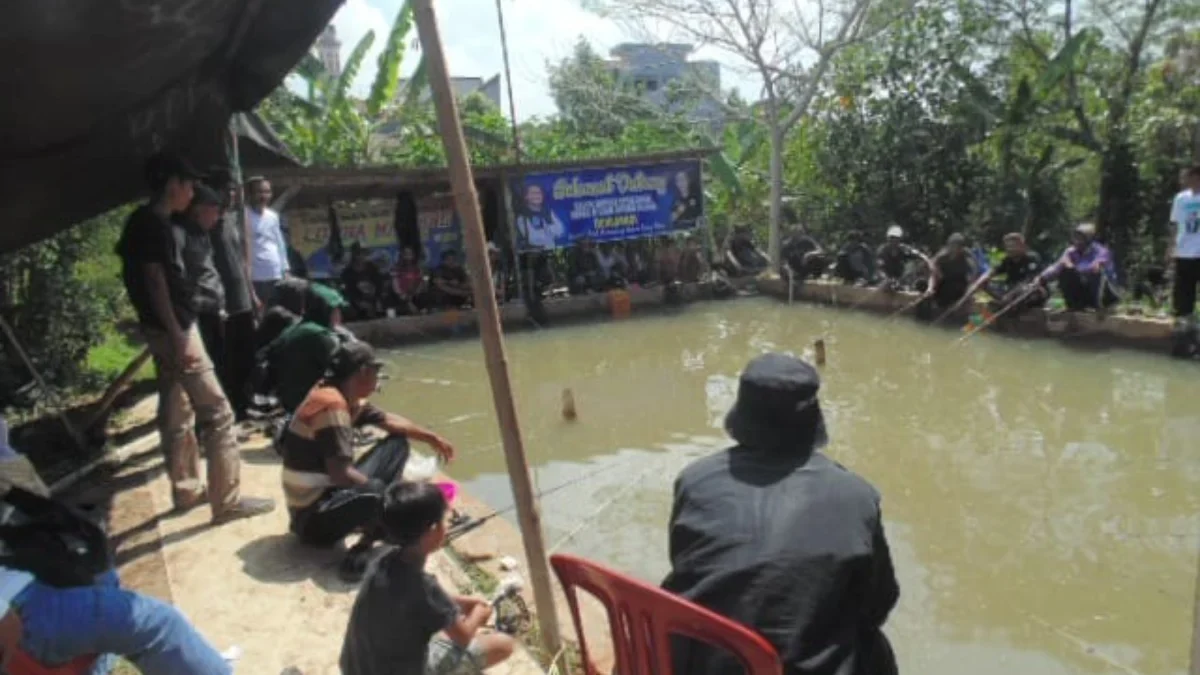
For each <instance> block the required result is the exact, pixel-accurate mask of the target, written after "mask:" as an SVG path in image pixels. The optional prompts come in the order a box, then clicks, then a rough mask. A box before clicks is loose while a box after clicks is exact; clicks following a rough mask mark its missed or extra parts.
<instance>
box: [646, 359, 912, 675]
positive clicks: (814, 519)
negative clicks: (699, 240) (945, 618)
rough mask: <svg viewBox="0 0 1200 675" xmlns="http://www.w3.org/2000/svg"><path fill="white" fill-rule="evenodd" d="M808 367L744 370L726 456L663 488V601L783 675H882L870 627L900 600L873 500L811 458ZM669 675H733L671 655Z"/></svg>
mask: <svg viewBox="0 0 1200 675" xmlns="http://www.w3.org/2000/svg"><path fill="white" fill-rule="evenodd" d="M820 387H821V376H820V374H819V373H818V372H817V369H816V368H814V367H813V366H811V365H809V364H808V363H805V362H804V361H801V360H799V359H797V358H795V357H792V356H788V355H785V354H778V353H775V354H763V355H762V356H758V357H756V358H754V359H753V360H751V361H750V363H748V364H747V365H746V368H745V370H744V371H742V374H741V378H740V379H739V382H738V392H737V400H736V401H735V402H734V404H733V408H732V409H731V410H730V411H729V414H728V416H727V417H726V418H725V430H726V432H728V434H729V435H730V437H731V438H733V440H734V445H733V447H731V448H729V449H727V450H722V451H720V452H718V453H716V454H713V455H709V456H707V457H703V458H700V459H697V460H695V461H693V462H692V463H691V464H689V465H688V466H687V468H685V469H684V470H683V472H682V473H680V474H679V478H678V479H676V481H675V495H674V506H673V508H672V510H671V521H670V526H669V527H670V530H669V537H668V542H669V543H668V546H669V552H668V554H669V557H670V560H671V571H670V573H669V574H668V575H667V577H666V579H665V580H664V581H663V583H662V587H663V589H665V590H667V591H669V592H672V593H675V594H677V595H679V596H681V597H683V598H686V599H687V600H690V601H692V602H694V603H696V604H698V605H700V606H702V607H705V608H707V609H709V610H712V611H714V612H716V613H718V614H720V615H722V616H725V617H727V618H730V619H732V620H734V621H737V622H738V623H741V624H742V625H744V626H747V627H749V628H751V629H753V630H756V631H758V632H759V633H760V634H761V635H762V636H763V637H765V638H766V639H767V640H768V641H769V642H770V643H771V644H772V646H774V647H775V649H776V650H777V651H778V652H779V657H780V660H781V661H782V662H783V672H784V673H786V674H787V675H818V674H822V675H827V674H830V673H838V674H839V675H894V674H895V673H896V672H897V665H896V657H895V655H894V654H893V652H892V648H891V645H890V643H889V642H888V639H887V636H886V635H884V632H883V625H884V623H885V622H886V621H887V617H888V614H889V613H891V611H892V609H893V608H894V607H895V606H896V602H897V600H898V599H899V596H900V587H899V583H898V582H897V581H896V574H895V570H894V569H893V567H892V558H891V554H890V553H889V549H888V542H887V537H886V535H885V534H884V527H883V516H882V513H881V511H880V505H879V502H880V496H879V492H878V491H877V490H876V489H875V487H873V486H872V485H871V484H870V483H868V482H867V481H866V480H864V479H863V478H861V477H859V476H857V475H855V474H854V473H853V472H851V471H850V470H849V469H846V468H845V467H843V466H841V465H840V464H838V463H837V462H834V461H833V460H832V459H830V458H829V457H828V456H826V455H825V454H824V453H822V452H821V448H823V447H824V446H825V445H827V444H828V442H829V436H828V433H827V431H826V427H825V418H824V416H823V415H822V412H821V405H820V401H819V399H818V392H819V390H820ZM672 660H673V663H674V672H676V673H687V675H725V674H726V673H735V672H739V671H740V668H739V667H738V664H737V663H736V662H735V661H733V659H732V658H731V656H730V655H729V654H728V653H727V652H723V651H721V650H718V649H714V648H713V647H710V646H707V645H703V644H701V643H697V642H694V641H691V640H686V639H676V640H674V641H673V644H672Z"/></svg>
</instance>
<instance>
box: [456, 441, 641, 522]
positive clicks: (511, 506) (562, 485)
mask: <svg viewBox="0 0 1200 675" xmlns="http://www.w3.org/2000/svg"><path fill="white" fill-rule="evenodd" d="M641 460H642V458H641V457H635V458H633V459H630V460H629V461H626V462H620V463H617V464H609V465H608V466H604V467H600V468H599V469H597V470H595V471H589V472H587V473H584V474H582V475H579V476H576V477H574V478H572V479H570V480H568V481H566V482H564V483H559V484H558V485H555V486H554V487H551V488H547V489H546V490H542V491H539V492H538V493H537V494H536V495H534V496H535V497H537V498H538V499H541V498H543V497H547V496H549V495H552V494H554V493H555V492H558V491H560V490H565V489H566V488H569V487H571V486H572V485H578V484H579V483H582V482H583V481H585V480H588V479H590V478H595V477H596V476H599V475H600V474H602V473H607V472H609V471H612V470H613V469H619V468H622V467H626V466H630V465H631V464H633V463H634V462H638V461H641ZM516 508H517V504H516V502H514V503H512V504H509V505H508V506H506V507H504V508H502V509H497V510H495V511H492V512H491V513H489V514H487V515H484V516H480V517H479V518H473V519H471V520H469V521H467V522H466V523H463V524H461V525H457V526H454V527H451V528H450V531H449V532H447V533H446V538H447V539H449V540H454V539H455V538H457V537H461V536H462V535H464V534H466V533H467V532H470V531H471V530H474V529H476V528H478V527H479V526H480V525H483V524H484V523H486V522H487V521H489V520H491V519H493V518H495V517H497V516H501V515H504V514H505V513H509V512H510V511H512V510H513V509H516Z"/></svg>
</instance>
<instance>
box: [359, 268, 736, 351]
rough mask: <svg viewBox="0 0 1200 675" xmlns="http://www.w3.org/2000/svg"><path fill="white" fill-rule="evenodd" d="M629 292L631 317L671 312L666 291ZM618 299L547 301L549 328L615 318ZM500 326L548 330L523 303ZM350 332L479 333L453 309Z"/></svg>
mask: <svg viewBox="0 0 1200 675" xmlns="http://www.w3.org/2000/svg"><path fill="white" fill-rule="evenodd" d="M748 283H750V282H748V281H747V282H744V284H748ZM624 292H625V293H628V295H629V305H630V312H631V313H633V314H638V313H645V312H652V311H661V310H662V309H664V308H666V307H667V303H666V301H665V299H664V297H663V288H662V287H661V286H656V287H652V288H641V287H637V288H630V289H629V290H627V291H624ZM680 296H681V297H682V299H683V301H684V302H692V301H696V300H704V299H710V298H712V297H713V293H712V287H711V286H710V285H708V284H684V285H682V286H681V287H680ZM615 297H616V296H614V294H613V293H592V294H590V295H578V296H571V297H567V298H556V299H552V300H546V301H545V303H544V305H543V306H544V307H545V310H546V316H545V319H546V323H548V324H550V325H553V324H556V323H563V322H571V321H578V320H581V319H587V318H600V317H613V316H614V311H613V301H614V298H615ZM500 322H501V325H502V326H503V328H504V330H505V332H512V331H515V330H527V329H533V328H543V327H545V326H542V325H540V324H538V323H537V322H535V321H534V320H533V319H532V318H531V317H530V316H529V312H528V311H527V310H526V308H525V303H523V302H510V303H508V304H505V305H501V306H500ZM347 327H348V328H349V329H350V330H351V331H352V332H353V333H354V334H355V335H356V336H358V338H359V339H361V340H365V341H366V342H369V343H371V344H373V345H375V346H376V347H386V346H396V345H400V344H406V343H413V342H425V341H431V340H438V339H445V338H450V337H456V336H462V335H473V334H475V333H476V332H477V331H478V329H479V318H478V314H477V313H476V311H475V310H473V309H470V310H450V311H445V312H439V313H436V314H423V315H420V316H401V317H393V318H383V319H375V320H373V321H356V322H353V323H350V324H348V325H347Z"/></svg>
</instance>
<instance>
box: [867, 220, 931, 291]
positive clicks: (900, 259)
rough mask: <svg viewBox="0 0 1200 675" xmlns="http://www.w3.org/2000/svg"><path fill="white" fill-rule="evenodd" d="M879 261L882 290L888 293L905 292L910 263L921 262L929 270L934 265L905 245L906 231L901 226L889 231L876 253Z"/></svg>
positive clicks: (894, 226)
mask: <svg viewBox="0 0 1200 675" xmlns="http://www.w3.org/2000/svg"><path fill="white" fill-rule="evenodd" d="M875 256H876V258H878V260H879V271H880V272H881V274H882V276H883V280H882V282H881V283H880V285H879V286H880V288H881V289H883V290H886V291H900V290H904V289H905V287H906V286H907V285H908V281H909V280H908V278H907V277H908V274H907V272H908V263H909V262H911V261H914V260H920V261H921V262H923V263H925V266H926V267H928V268H929V269H933V263H932V262H931V261H930V260H929V257H928V256H926V255H925V254H924V253H921V252H920V251H918V250H917V249H915V248H913V247H912V246H909V245H908V244H906V243H904V230H903V229H901V227H900V226H899V225H892V226H891V227H889V228H888V229H887V240H886V241H884V243H883V244H882V245H880V247H879V249H878V250H877V251H876V252H875Z"/></svg>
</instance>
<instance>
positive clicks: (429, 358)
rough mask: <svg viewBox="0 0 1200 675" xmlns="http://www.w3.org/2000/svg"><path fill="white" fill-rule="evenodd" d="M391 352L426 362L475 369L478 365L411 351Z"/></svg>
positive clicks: (472, 362) (473, 362)
mask: <svg viewBox="0 0 1200 675" xmlns="http://www.w3.org/2000/svg"><path fill="white" fill-rule="evenodd" d="M391 352H392V353H393V354H396V355H399V356H408V357H411V358H414V359H425V360H427V361H440V362H442V363H453V364H455V365H459V366H472V367H475V366H478V365H480V364H479V363H477V362H475V361H468V360H466V359H456V358H453V357H450V356H431V355H429V354H418V353H417V352H413V351H409V350H391Z"/></svg>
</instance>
